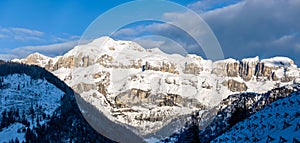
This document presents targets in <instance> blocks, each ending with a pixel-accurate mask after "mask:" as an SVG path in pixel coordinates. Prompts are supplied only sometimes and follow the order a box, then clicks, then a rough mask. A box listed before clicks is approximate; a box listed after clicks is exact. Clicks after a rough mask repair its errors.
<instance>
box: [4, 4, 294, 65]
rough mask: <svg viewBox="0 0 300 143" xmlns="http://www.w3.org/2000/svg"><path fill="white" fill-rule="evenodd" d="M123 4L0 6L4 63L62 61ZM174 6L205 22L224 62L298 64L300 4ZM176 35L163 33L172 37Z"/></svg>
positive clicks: (186, 40)
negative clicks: (38, 56) (282, 59)
mask: <svg viewBox="0 0 300 143" xmlns="http://www.w3.org/2000/svg"><path fill="white" fill-rule="evenodd" d="M125 2H129V1H128V0H118V1H111V0H110V1H109V0H105V1H104V0H89V1H84V0H76V1H74V0H43V1H39V0H1V1H0V58H1V59H11V58H22V57H24V56H26V55H28V54H30V53H32V52H36V51H37V52H41V53H43V54H46V55H48V56H56V55H61V54H63V53H65V52H66V51H67V50H70V49H71V48H72V47H73V46H74V45H76V44H77V42H78V39H79V38H80V36H81V35H82V33H83V32H84V30H85V29H86V28H87V26H88V25H89V24H90V23H91V22H92V21H93V20H94V19H95V18H97V17H98V16H99V15H101V14H103V13H104V12H105V11H107V10H109V9H111V8H113V7H115V6H118V5H120V4H122V3H125ZM172 2H176V3H178V4H181V5H183V6H186V7H188V8H190V9H192V10H194V11H195V12H197V13H198V14H199V15H200V16H201V17H203V19H204V20H205V21H206V22H207V23H208V24H209V26H210V27H211V29H212V30H213V32H214V33H215V35H216V37H217V38H218V40H219V42H220V45H221V47H222V49H223V52H224V56H225V58H229V57H233V58H237V59H241V58H245V57H253V56H260V57H261V58H268V57H272V56H288V57H290V58H292V59H294V60H295V61H296V63H297V64H298V65H299V64H300V56H299V55H300V42H299V41H300V35H299V33H300V25H299V23H300V19H299V18H298V15H299V14H300V2H299V0H287V1H278V0H266V1H262V0H242V1H240V0H200V1H199V0H172ZM283 7H284V8H283ZM191 20H192V19H191ZM130 28H131V30H135V31H136V30H137V28H136V27H130ZM150 30H151V29H150ZM175 30H176V29H175ZM175 30H172V29H167V30H166V29H163V30H162V31H164V32H166V31H167V32H170V34H171V35H172V32H174V31H175ZM143 32H144V31H143ZM157 33H159V32H157ZM175 33H176V32H175ZM136 36H138V34H137V35H136ZM124 38H126V37H124ZM174 39H181V41H180V40H179V42H182V43H184V44H183V45H186V46H187V47H189V46H190V44H189V43H191V42H190V41H189V40H188V39H185V38H182V37H180V35H179V36H178V35H177V37H174ZM177 42H178V41H177ZM200 55H201V53H200ZM201 56H203V55H201Z"/></svg>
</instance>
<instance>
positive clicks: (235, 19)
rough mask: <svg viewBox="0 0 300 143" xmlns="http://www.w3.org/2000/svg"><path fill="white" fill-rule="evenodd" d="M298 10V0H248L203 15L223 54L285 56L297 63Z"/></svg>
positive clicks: (299, 27) (299, 59)
mask: <svg viewBox="0 0 300 143" xmlns="http://www.w3.org/2000/svg"><path fill="white" fill-rule="evenodd" d="M299 14H300V1H299V0H247V1H243V2H240V3H237V4H235V5H231V6H228V7H225V8H220V9H216V10H213V11H209V12H206V13H203V14H202V16H203V18H204V19H205V20H206V22H207V23H208V24H209V25H210V27H211V28H212V30H213V31H214V33H215V34H216V36H217V38H218V40H219V42H220V44H221V47H222V49H223V52H224V56H225V57H234V58H239V59H240V58H245V57H251V56H260V57H261V58H268V57H272V56H287V57H290V58H292V59H294V60H295V62H296V63H297V64H298V65H300V56H299V55H300V50H299V48H300V46H299V45H300V24H299V23H300V18H299Z"/></svg>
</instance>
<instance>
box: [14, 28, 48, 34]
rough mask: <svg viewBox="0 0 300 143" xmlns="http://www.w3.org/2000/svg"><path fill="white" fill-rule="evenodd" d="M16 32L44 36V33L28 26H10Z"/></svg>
mask: <svg viewBox="0 0 300 143" xmlns="http://www.w3.org/2000/svg"><path fill="white" fill-rule="evenodd" d="M10 31H12V32H13V33H15V34H25V35H32V36H43V35H44V33H43V32H41V31H38V30H31V29H26V28H10Z"/></svg>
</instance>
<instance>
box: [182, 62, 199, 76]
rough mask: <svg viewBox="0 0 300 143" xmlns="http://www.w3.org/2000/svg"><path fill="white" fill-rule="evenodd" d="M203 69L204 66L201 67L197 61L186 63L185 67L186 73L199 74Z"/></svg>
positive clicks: (184, 71)
mask: <svg viewBox="0 0 300 143" xmlns="http://www.w3.org/2000/svg"><path fill="white" fill-rule="evenodd" d="M202 71H203V68H202V67H200V66H199V65H198V64H195V63H189V64H186V65H185V68H184V70H183V73H185V74H194V75H198V74H200V72H202Z"/></svg>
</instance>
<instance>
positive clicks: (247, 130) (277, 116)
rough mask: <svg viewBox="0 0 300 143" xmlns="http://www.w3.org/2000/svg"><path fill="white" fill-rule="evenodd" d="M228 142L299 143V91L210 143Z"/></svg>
mask: <svg viewBox="0 0 300 143" xmlns="http://www.w3.org/2000/svg"><path fill="white" fill-rule="evenodd" d="M298 86H299V85H298ZM298 88H299V87H298ZM228 141H234V142H291V143H299V142H300V91H299V89H298V92H294V93H292V95H290V96H288V97H286V98H284V99H281V100H278V101H276V102H273V103H272V104H269V105H268V106H266V107H265V108H263V109H262V110H260V111H258V112H256V113H255V114H253V115H251V116H250V117H249V118H246V119H245V120H243V121H241V122H239V123H237V124H236V125H234V126H233V127H231V129H230V130H228V131H226V132H225V133H223V134H222V135H221V136H219V137H218V138H216V139H215V140H213V141H212V142H228Z"/></svg>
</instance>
